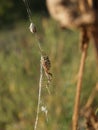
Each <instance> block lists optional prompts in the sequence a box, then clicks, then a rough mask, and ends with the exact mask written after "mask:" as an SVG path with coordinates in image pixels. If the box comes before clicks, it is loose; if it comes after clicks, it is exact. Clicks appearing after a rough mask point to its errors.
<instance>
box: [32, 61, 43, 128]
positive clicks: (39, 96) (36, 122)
mask: <svg viewBox="0 0 98 130" xmlns="http://www.w3.org/2000/svg"><path fill="white" fill-rule="evenodd" d="M42 80H43V67H42V64H41V62H40V79H39V93H38V105H37V114H36V120H35V125H34V130H36V128H37V124H38V118H39V111H40V102H41V90H42Z"/></svg>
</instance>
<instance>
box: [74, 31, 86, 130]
mask: <svg viewBox="0 0 98 130" xmlns="http://www.w3.org/2000/svg"><path fill="white" fill-rule="evenodd" d="M83 31H84V34H86V30H85V29H83ZM86 35H87V34H86ZM86 35H82V36H84V37H83V40H82V41H83V42H82V46H83V48H82V57H81V62H80V68H79V72H78V81H77V88H76V97H75V105H74V111H73V117H72V130H77V128H78V118H79V106H80V94H81V88H82V78H83V72H84V66H85V60H86V55H87V49H88V42H87V37H88V36H87V37H86Z"/></svg>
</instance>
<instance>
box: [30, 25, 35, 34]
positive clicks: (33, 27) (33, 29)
mask: <svg viewBox="0 0 98 130" xmlns="http://www.w3.org/2000/svg"><path fill="white" fill-rule="evenodd" d="M29 29H30V32H32V33H36V27H35V25H34V23H30V26H29Z"/></svg>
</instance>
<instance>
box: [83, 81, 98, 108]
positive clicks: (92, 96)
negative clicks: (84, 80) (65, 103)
mask: <svg viewBox="0 0 98 130" xmlns="http://www.w3.org/2000/svg"><path fill="white" fill-rule="evenodd" d="M97 92H98V83H97V84H96V86H95V88H94V89H93V90H92V92H91V94H90V96H89V98H88V100H87V103H86V105H85V108H89V107H90V106H91V105H92V103H93V101H94V98H95V96H96V94H97Z"/></svg>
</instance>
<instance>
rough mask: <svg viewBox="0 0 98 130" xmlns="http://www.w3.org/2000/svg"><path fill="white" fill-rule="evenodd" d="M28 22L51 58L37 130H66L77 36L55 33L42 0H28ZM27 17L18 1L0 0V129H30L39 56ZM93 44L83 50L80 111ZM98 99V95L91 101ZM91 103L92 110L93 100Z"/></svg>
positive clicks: (90, 80) (90, 78) (92, 70)
mask: <svg viewBox="0 0 98 130" xmlns="http://www.w3.org/2000/svg"><path fill="white" fill-rule="evenodd" d="M29 2H30V8H31V10H32V18H33V20H34V23H35V25H36V27H37V30H38V34H39V37H40V41H41V45H42V47H43V48H44V50H45V51H46V52H47V54H48V55H49V57H50V59H51V64H52V68H51V72H52V73H53V80H52V83H51V86H50V88H49V90H50V92H51V94H50V95H49V94H48V92H47V89H46V87H45V84H46V83H45V81H44V82H43V87H42V96H41V104H40V108H41V106H46V107H47V110H48V115H47V118H48V121H47V119H46V115H45V113H44V112H42V111H41V110H40V113H39V121H38V127H37V130H71V118H72V112H73V105H74V97H75V91H76V82H77V73H78V68H79V63H80V57H81V51H80V49H79V32H78V31H77V30H74V31H71V30H61V29H60V27H59V25H58V24H57V23H56V22H55V21H53V20H52V19H51V18H50V17H49V15H48V13H47V9H46V6H45V0H29ZM29 24H30V23H29V19H28V15H27V12H26V8H25V5H24V3H23V1H22V0H8V1H6V0H1V1H0V28H1V30H0V130H32V129H33V128H34V123H35V118H36V111H37V99H38V84H39V76H40V52H39V50H38V47H37V45H36V44H37V41H36V39H35V37H34V36H33V35H32V34H31V33H30V31H29V29H28V27H29ZM96 67H97V65H96V61H95V54H94V49H93V45H92V44H91V45H90V47H89V50H88V57H87V60H86V67H85V68H86V69H85V73H84V78H83V88H82V95H81V108H82V107H83V105H85V103H86V101H87V99H88V96H89V94H90V93H91V91H92V89H93V87H94V86H95V84H96V82H97V80H98V79H97V78H98V77H97V71H96ZM97 98H98V97H97ZM97 98H96V100H95V101H94V104H93V106H94V108H95V109H96V107H98V105H97V104H98V101H97Z"/></svg>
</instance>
